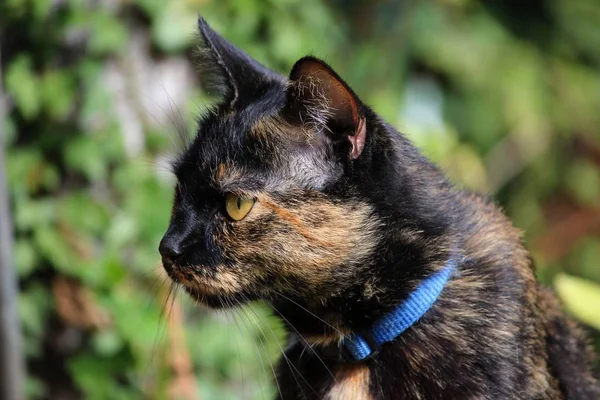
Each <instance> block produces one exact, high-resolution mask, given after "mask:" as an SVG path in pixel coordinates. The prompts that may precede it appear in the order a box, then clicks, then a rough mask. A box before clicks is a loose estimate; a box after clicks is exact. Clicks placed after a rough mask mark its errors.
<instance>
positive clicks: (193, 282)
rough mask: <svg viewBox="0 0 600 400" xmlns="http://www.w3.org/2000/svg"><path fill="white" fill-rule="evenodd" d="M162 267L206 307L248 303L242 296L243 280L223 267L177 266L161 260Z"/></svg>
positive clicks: (245, 297)
mask: <svg viewBox="0 0 600 400" xmlns="http://www.w3.org/2000/svg"><path fill="white" fill-rule="evenodd" d="M163 266H164V269H165V271H166V272H167V274H168V275H169V277H170V278H171V279H172V280H173V281H174V282H176V283H178V284H180V285H181V286H183V287H184V289H185V291H186V292H188V294H189V295H190V296H191V297H192V298H193V299H194V300H196V301H198V302H200V303H203V304H206V305H207V306H209V307H213V308H226V307H233V306H236V305H239V304H241V303H245V302H247V301H249V300H252V299H251V297H253V296H251V295H250V294H248V293H244V287H243V286H244V285H243V282H244V280H243V279H240V277H238V276H237V275H236V274H234V273H233V272H231V271H230V270H227V269H226V268H225V266H211V267H207V266H200V265H193V266H189V265H186V266H181V265H177V264H174V263H172V262H169V261H168V260H163Z"/></svg>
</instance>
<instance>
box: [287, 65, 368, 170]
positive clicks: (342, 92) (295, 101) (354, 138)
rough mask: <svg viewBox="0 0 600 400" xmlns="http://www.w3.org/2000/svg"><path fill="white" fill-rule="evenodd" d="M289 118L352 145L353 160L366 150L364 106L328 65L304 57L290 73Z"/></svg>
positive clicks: (351, 155) (351, 154) (351, 156)
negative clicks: (316, 126) (314, 127)
mask: <svg viewBox="0 0 600 400" xmlns="http://www.w3.org/2000/svg"><path fill="white" fill-rule="evenodd" d="M288 115H292V118H296V119H297V120H298V121H301V122H302V123H306V122H308V123H312V124H316V125H318V126H320V127H321V128H323V129H325V130H327V131H328V132H329V133H330V134H331V135H334V136H336V137H337V138H339V137H340V136H339V135H343V138H344V140H345V139H346V138H347V140H349V141H350V144H351V146H352V148H351V150H350V158H352V159H356V158H358V157H359V156H360V154H361V153H362V151H363V149H364V146H365V137H366V122H365V117H364V115H363V112H362V104H361V102H360V100H359V99H358V97H357V96H356V95H355V94H354V92H353V91H352V89H350V88H349V87H348V85H347V84H346V83H345V82H344V81H343V80H342V78H340V77H339V76H338V74H337V73H335V71H334V70H333V69H331V67H330V66H328V65H327V64H326V63H325V62H323V61H321V60H319V59H317V58H314V57H304V58H302V59H300V60H299V61H297V62H296V64H295V65H294V67H293V68H292V71H291V72H290V84H289V86H288Z"/></svg>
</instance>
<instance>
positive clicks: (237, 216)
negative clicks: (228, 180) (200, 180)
mask: <svg viewBox="0 0 600 400" xmlns="http://www.w3.org/2000/svg"><path fill="white" fill-rule="evenodd" d="M254 203H255V200H254V199H249V198H246V197H240V196H236V195H235V194H233V193H227V194H226V195H225V211H227V215H229V217H231V219H233V220H235V221H240V220H242V219H244V217H245V216H246V215H248V213H249V212H250V210H252V207H253V206H254Z"/></svg>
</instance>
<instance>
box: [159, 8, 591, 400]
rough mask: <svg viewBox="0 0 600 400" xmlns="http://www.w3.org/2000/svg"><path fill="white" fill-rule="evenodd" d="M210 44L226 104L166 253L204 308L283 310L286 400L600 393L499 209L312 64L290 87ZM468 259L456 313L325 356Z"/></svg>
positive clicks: (179, 207)
mask: <svg viewBox="0 0 600 400" xmlns="http://www.w3.org/2000/svg"><path fill="white" fill-rule="evenodd" d="M200 34H201V39H202V47H201V52H200V54H201V58H202V64H203V65H205V66H208V69H209V70H210V71H211V72H212V73H213V74H216V78H217V82H218V83H219V84H220V87H221V94H222V95H223V101H222V102H221V103H220V104H219V106H218V107H217V108H216V109H215V110H214V112H213V113H211V114H209V115H207V116H205V117H204V118H203V119H202V121H201V125H200V128H199V130H198V134H197V136H196V138H195V140H194V141H193V142H192V143H191V145H190V146H189V147H188V148H187V149H186V151H185V153H184V154H183V156H182V157H181V158H180V159H179V160H178V162H177V163H176V164H175V173H176V175H177V178H178V189H177V194H176V197H175V202H174V207H173V217H172V221H171V225H170V227H169V230H168V231H167V233H166V234H165V237H164V238H163V241H162V242H161V248H160V250H161V253H162V254H163V262H164V265H165V268H166V270H167V271H168V272H169V275H170V276H171V277H172V278H173V279H174V280H176V281H178V282H181V283H182V284H184V286H185V287H186V289H187V290H188V291H189V292H190V294H192V295H193V296H194V297H196V298H197V299H198V300H199V301H201V302H204V303H205V304H208V305H209V306H212V307H223V306H230V305H236V304H239V303H241V302H244V301H248V300H254V299H263V300H266V301H267V302H268V303H269V304H270V305H271V306H272V308H273V310H274V313H275V314H276V315H279V316H280V317H281V318H282V319H283V321H284V322H285V324H286V325H287V326H288V328H289V330H290V332H294V335H293V336H291V338H295V337H298V338H299V339H298V340H294V341H293V342H292V343H290V347H289V349H288V350H287V351H286V357H287V359H288V360H289V362H281V364H280V368H279V373H278V380H279V385H280V387H281V393H280V394H279V398H282V399H300V398H306V399H320V398H328V397H331V398H337V397H335V396H344V394H343V393H348V390H355V391H357V393H360V394H359V395H360V396H361V398H365V399H368V398H373V399H464V398H469V399H471V398H473V399H475V398H476V399H509V398H510V399H548V398H551V399H561V398H569V399H596V398H600V388H599V385H598V381H597V380H596V378H594V377H593V376H592V372H591V368H592V363H593V355H592V353H591V351H590V350H589V349H588V346H587V342H586V339H585V337H584V335H583V334H582V333H581V332H580V331H579V329H578V328H577V327H576V326H575V324H573V323H572V322H571V321H570V320H568V319H567V318H566V317H565V316H564V315H563V314H562V312H561V311H560V307H559V305H558V304H557V302H556V300H555V299H554V297H553V296H552V295H549V294H548V293H547V290H546V289H542V288H541V287H539V286H538V285H537V284H536V282H535V279H534V274H533V270H532V266H531V260H530V257H529V255H528V253H527V252H526V250H525V249H524V247H523V245H522V243H521V241H520V236H519V232H517V231H516V230H515V229H514V228H513V227H512V226H511V224H510V223H509V221H508V220H507V219H506V218H505V217H504V216H503V215H502V214H501V212H500V211H499V210H498V209H497V208H496V207H495V206H494V204H493V203H492V202H491V201H489V200H488V199H485V198H483V197H481V196H479V195H476V194H472V193H468V192H464V191H461V190H458V189H456V188H454V187H453V185H451V183H450V182H449V181H448V180H447V179H446V178H445V176H444V175H443V174H442V172H441V171H440V170H439V169H438V168H437V167H436V166H435V165H433V164H432V163H431V162H429V161H428V160H427V159H426V158H425V157H423V156H422V155H421V154H420V152H419V151H418V150H417V149H416V148H415V147H414V146H413V145H412V144H411V143H410V142H409V141H408V140H407V139H406V138H405V137H404V136H402V135H400V134H398V133H397V132H396V131H395V130H394V129H393V128H392V127H391V126H389V125H388V124H386V123H385V122H384V121H382V120H381V119H380V118H379V117H378V116H377V115H376V114H375V112H373V111H372V110H371V109H370V108H369V107H367V106H366V105H364V104H363V103H362V102H361V101H360V99H359V98H358V97H357V96H356V94H355V93H354V92H353V91H352V90H351V89H350V88H349V86H348V85H347V84H346V83H345V82H344V81H343V80H342V79H341V78H340V77H339V76H338V75H337V74H336V73H335V72H334V71H333V70H332V69H331V68H330V67H329V66H327V65H326V64H325V63H323V62H322V61H320V60H318V59H315V58H312V57H308V58H303V59H301V60H299V61H298V63H297V64H296V65H295V66H294V68H293V69H292V73H291V74H290V78H284V77H282V76H280V75H277V74H275V73H274V72H271V71H269V70H267V69H266V68H265V67H263V66H262V65H260V64H258V63H257V62H256V61H254V60H252V59H251V58H250V57H248V56H247V55H245V54H244V53H242V52H241V51H240V50H238V49H236V48H235V47H234V46H233V45H231V44H230V43H229V42H227V41H226V40H225V39H223V38H221V37H220V36H218V35H217V34H216V33H215V32H213V31H212V30H211V29H210V28H209V27H208V25H207V24H206V22H205V21H204V20H202V19H201V20H200ZM365 132H366V134H365V136H364V148H363V147H362V145H360V143H359V142H360V140H358V139H360V137H361V136H360V135H361V134H364V133H365ZM357 140H358V141H357ZM228 192H229V193H236V194H239V195H240V196H246V197H248V196H250V197H255V198H257V199H258V201H257V202H256V205H255V209H253V211H252V212H251V213H250V214H248V215H249V217H248V220H245V221H240V222H235V221H232V220H231V219H229V218H228V217H227V213H226V211H225V210H224V209H223V202H224V194H225V193H228ZM307 204H309V205H311V206H310V207H305V208H303V206H305V205H307ZM345 213H347V215H344V214H345ZM344 224H346V225H344ZM340 226H344V227H345V228H344V229H345V231H344V232H340V231H339V227H340ZM315 232H317V233H318V234H317V233H315ZM313 233H314V234H313ZM346 242H349V243H350V244H351V245H348V243H346ZM323 243H327V244H326V245H324V244H323ZM295 246H297V247H298V249H300V248H301V249H302V250H298V254H296V250H295ZM302 246H305V247H302ZM322 246H324V247H323V249H321V247H322ZM282 249H284V250H282ZM328 249H329V251H327V250H328ZM456 250H458V251H459V253H460V257H461V263H460V265H459V267H458V271H457V273H456V274H455V276H454V277H453V278H452V279H451V281H450V282H449V283H448V285H447V287H446V288H445V290H444V291H443V292H442V295H441V297H440V298H439V300H438V301H437V302H436V304H435V305H434V306H433V307H432V309H431V310H430V311H429V312H428V313H427V314H426V315H425V316H424V317H423V318H422V319H421V320H420V321H419V322H418V323H417V324H415V325H414V326H413V327H411V328H409V329H408V330H407V331H406V332H405V333H403V334H402V335H401V336H400V337H399V338H397V339H396V340H395V341H393V342H392V343H388V344H385V345H383V346H382V349H381V351H380V353H379V354H378V355H377V356H375V357H374V358H372V359H370V360H368V361H365V362H363V363H362V364H359V365H357V366H348V365H346V363H344V362H340V361H332V360H322V359H320V358H319V354H323V352H322V351H320V350H315V348H317V349H318V348H319V347H320V346H323V347H327V346H329V347H331V346H334V347H335V346H337V344H336V343H338V341H339V339H340V338H341V337H342V336H343V335H344V334H348V333H350V332H362V331H364V330H366V329H369V327H370V326H371V324H372V323H373V321H374V320H376V319H377V318H378V317H380V316H381V315H383V314H385V313H386V312H388V311H389V310H390V309H391V308H393V307H395V306H396V305H397V304H399V303H400V302H402V301H403V300H404V299H405V298H406V297H407V295H408V293H410V291H411V290H413V289H414V287H415V286H416V285H417V284H418V282H419V281H421V280H422V279H423V278H425V277H427V276H429V275H430V274H432V273H433V272H434V271H436V270H439V269H440V268H441V267H442V266H443V265H444V264H445V263H446V261H447V260H448V259H449V257H450V256H451V254H452V252H453V251H456ZM311 260H312V261H311ZM315 260H316V261H315ZM223 276H229V278H227V279H226V278H222V277H223ZM231 276H234V277H235V278H233V281H232V278H231ZM219 288H221V289H219ZM296 334H298V335H299V336H298V335H296ZM291 365H293V367H292V366H291ZM348 371H350V372H348ZM350 383H352V385H354V386H351V387H352V388H353V389H348V387H350V386H348V385H350ZM340 393H342V394H340Z"/></svg>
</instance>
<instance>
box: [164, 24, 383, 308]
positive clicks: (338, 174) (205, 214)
mask: <svg viewBox="0 0 600 400" xmlns="http://www.w3.org/2000/svg"><path fill="white" fill-rule="evenodd" d="M200 32H201V36H202V39H203V48H202V54H201V56H202V61H203V62H204V63H205V64H208V67H209V68H212V69H213V72H216V73H217V78H219V79H220V80H221V82H220V83H221V89H220V90H221V92H222V94H223V97H224V101H223V102H222V104H221V105H220V106H219V107H218V109H217V110H216V111H215V112H214V113H212V114H210V115H208V116H206V117H205V118H203V120H202V121H201V122H200V127H199V130H198V133H197V136H196V138H195V139H194V141H193V142H192V143H191V145H190V146H189V147H188V148H187V149H186V150H185V153H184V154H183V155H182V156H181V157H180V159H179V160H178V161H177V162H176V163H175V165H174V169H175V173H176V176H177V181H178V182H177V186H176V194H175V200H174V205H173V213H172V219H171V224H170V226H169V228H168V231H167V232H166V234H165V236H164V238H163V240H162V242H161V245H160V252H161V254H162V256H163V264H164V267H165V269H166V271H167V272H168V274H169V276H170V277H171V278H172V279H173V280H175V281H176V282H178V283H180V284H182V285H183V286H184V287H185V288H186V290H187V291H188V292H189V293H190V294H192V296H194V297H195V298H196V299H198V300H199V301H201V302H203V303H205V304H208V305H210V306H214V307H223V306H230V305H233V304H234V303H239V302H243V301H246V300H251V299H257V298H266V299H270V298H277V297H278V296H283V297H289V296H291V297H297V296H300V297H302V298H313V299H314V300H315V301H326V299H327V297H329V296H332V295H335V294H336V293H338V292H339V291H340V290H343V288H344V284H343V282H352V281H353V278H356V277H357V276H358V274H360V270H361V267H362V266H363V265H364V262H365V260H366V259H367V258H368V257H369V256H370V255H371V253H372V252H373V251H374V249H375V246H376V245H377V233H376V232H377V222H376V218H374V215H373V210H372V207H371V206H370V205H369V204H368V203H367V202H365V201H364V200H362V199H361V197H360V196H359V195H358V194H357V193H355V191H354V190H353V188H352V186H351V185H348V184H347V183H346V182H345V179H346V177H347V174H348V170H349V168H350V167H349V166H350V164H351V162H352V160H354V159H356V158H358V157H359V156H360V155H361V152H362V151H363V148H364V145H365V134H366V129H367V128H366V126H365V119H364V118H363V117H362V116H361V109H360V107H361V106H360V103H359V101H358V99H356V97H355V95H354V94H353V93H352V92H351V91H350V90H349V89H348V88H347V87H346V85H345V84H344V83H343V81H341V79H339V77H337V75H336V74H335V73H334V72H333V71H331V70H330V69H329V67H327V66H326V65H325V64H323V63H322V62H320V61H318V60H315V59H312V58H306V59H303V60H300V61H299V62H298V63H297V64H296V66H295V67H294V69H293V70H292V73H291V75H290V78H289V79H286V78H283V77H281V76H279V75H276V74H274V73H273V72H271V71H268V70H267V69H265V68H264V67H262V66H261V65H259V64H258V63H256V62H255V61H253V60H251V59H250V58H249V57H248V56H246V55H244V54H243V53H241V52H240V51H239V50H237V49H235V48H234V47H233V46H232V45H231V44H229V43H228V42H226V41H225V40H224V39H222V38H221V37H219V36H218V35H216V33H214V32H213V31H211V30H210V28H209V27H208V26H207V25H206V24H205V23H204V21H202V20H201V22H200Z"/></svg>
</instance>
